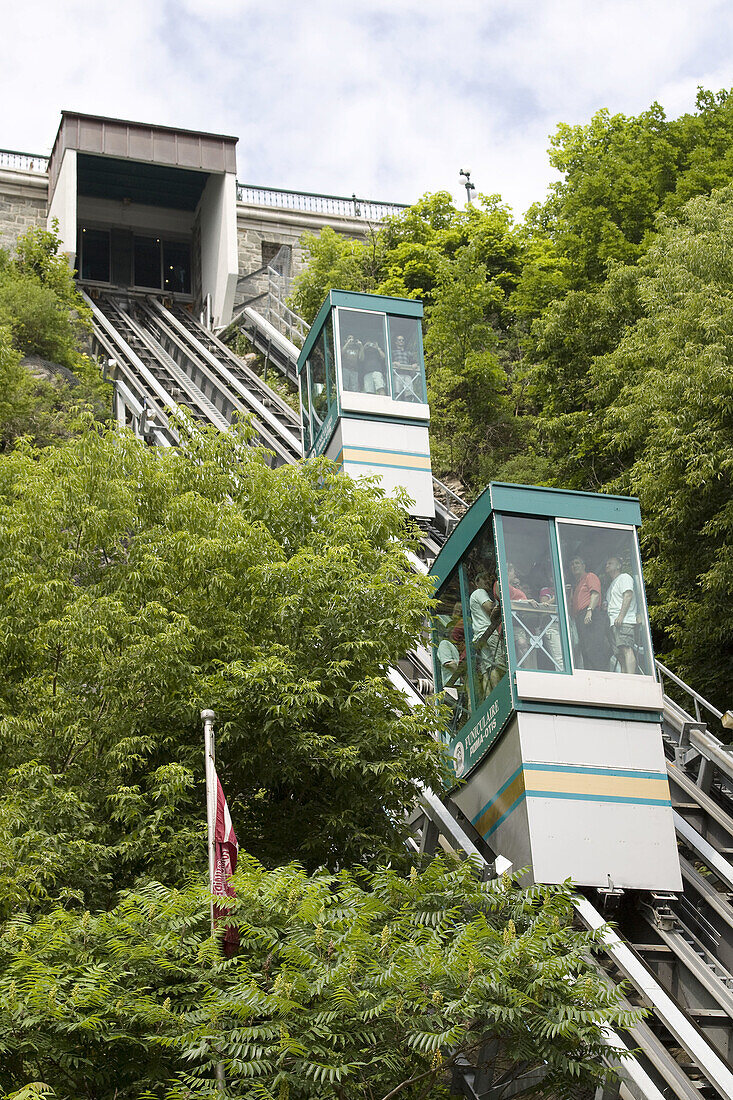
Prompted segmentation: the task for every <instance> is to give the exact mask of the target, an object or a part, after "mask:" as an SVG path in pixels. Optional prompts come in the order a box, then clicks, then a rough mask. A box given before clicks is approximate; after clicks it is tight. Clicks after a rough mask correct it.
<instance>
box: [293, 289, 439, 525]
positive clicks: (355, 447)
mask: <svg viewBox="0 0 733 1100" xmlns="http://www.w3.org/2000/svg"><path fill="white" fill-rule="evenodd" d="M422 314H423V307H422V303H421V302H416V301H413V300H412V299H409V298H388V297H384V296H382V295H377V294H356V293H352V292H350V291H345V290H332V291H330V292H329V295H328V297H327V298H326V300H325V301H324V303H323V305H322V306H321V308H320V310H319V312H318V315H317V317H316V319H315V321H314V322H313V325H312V327H311V329H310V332H309V333H308V337H307V339H306V341H305V344H304V345H303V349H302V351H301V353H300V356H299V357H298V375H299V379H300V401H301V416H302V420H303V445H304V453H305V456H306V458H307V457H309V456H311V455H316V454H325V455H327V456H328V457H329V458H332V459H333V460H334V461H335V462H337V463H338V464H339V465H340V466H342V468H343V470H344V473H347V474H349V475H350V476H351V477H354V478H357V477H364V476H366V475H371V474H375V475H377V476H379V477H380V478H381V480H382V485H383V488H384V489H385V491H386V492H392V491H393V490H394V489H396V488H397V487H402V488H404V489H405V490H406V491H407V493H408V495H409V497H410V498H411V499H412V500H413V501H414V505H413V506H412V507H411V508H410V509H409V510H410V512H411V514H413V515H415V516H421V517H422V516H425V517H431V516H433V515H434V514H435V510H434V504H433V486H432V473H431V466H430V444H429V439H428V425H429V420H430V414H429V409H428V404H427V397H426V389H425V364H424V360H423V349H422V327H421V319H422Z"/></svg>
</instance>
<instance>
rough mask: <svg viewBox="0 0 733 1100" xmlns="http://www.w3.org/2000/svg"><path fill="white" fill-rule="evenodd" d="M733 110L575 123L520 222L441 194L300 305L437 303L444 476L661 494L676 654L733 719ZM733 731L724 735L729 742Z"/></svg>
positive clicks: (669, 635) (663, 577)
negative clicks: (545, 193) (332, 292)
mask: <svg viewBox="0 0 733 1100" xmlns="http://www.w3.org/2000/svg"><path fill="white" fill-rule="evenodd" d="M731 150H733V94H732V93H730V92H727V91H723V92H719V93H717V94H712V93H710V92H706V91H702V90H701V91H700V92H699V94H698V97H697V104H696V109H695V111H694V112H693V113H691V114H688V115H683V116H682V117H681V118H678V119H674V120H669V119H667V118H666V117H665V114H664V111H663V109H662V108H661V107H660V106H659V104H653V105H652V107H651V108H650V109H649V110H648V111H645V112H644V113H643V114H641V115H639V116H637V117H626V116H624V115H611V114H610V113H609V112H608V111H605V110H603V111H599V112H598V113H597V114H596V115H595V116H594V117H593V118H592V119H591V121H590V122H589V123H587V124H586V125H578V126H568V125H564V124H563V125H560V126H559V127H558V129H557V132H556V133H555V135H554V136H553V138H552V139H551V145H550V160H551V163H552V164H553V165H554V167H556V168H557V169H558V171H559V172H560V173H561V179H560V180H559V182H558V183H556V184H555V185H554V186H553V187H552V188H551V189H550V194H549V197H548V198H547V199H546V201H545V202H544V203H541V204H540V203H538V204H536V205H535V206H533V207H531V209H530V210H529V211H528V213H527V216H526V218H525V220H524V221H523V222H521V223H519V224H517V223H516V222H515V221H514V220H513V219H512V216H511V214H510V212H509V210H508V209H507V208H506V206H504V205H502V203H501V199H500V197H499V196H496V195H493V196H485V195H482V196H479V198H478V201H477V202H476V203H475V204H474V205H472V206H469V207H467V208H466V209H464V210H458V209H456V208H455V207H454V206H453V204H452V201H451V198H450V196H449V195H448V194H447V193H438V194H434V195H426V196H424V197H423V198H422V199H421V200H420V201H419V202H417V203H416V204H415V205H414V206H412V207H411V208H410V209H409V210H407V211H405V212H404V213H403V214H400V215H399V216H397V217H394V218H391V219H388V221H387V222H386V224H385V225H384V226H383V227H381V228H379V229H378V230H376V231H374V232H373V233H372V234H371V235H370V237H369V239H368V240H367V241H365V242H364V243H359V242H354V241H348V240H346V239H345V238H343V237H340V236H338V235H337V234H336V233H334V232H333V231H332V230H329V229H325V230H324V231H323V232H322V233H321V234H320V236H319V237H311V238H310V239H309V240H308V248H309V250H310V256H311V260H310V263H309V266H308V268H307V270H306V271H305V272H304V274H303V275H302V276H301V277H300V279H299V280H298V283H297V285H296V288H295V293H294V298H293V301H294V306H295V308H296V309H297V310H298V311H299V312H300V313H301V314H302V315H303V316H304V317H305V318H306V319H307V320H311V319H312V318H313V316H314V315H315V312H316V310H317V309H318V306H319V305H320V303H321V301H322V299H323V297H324V295H325V294H326V292H327V291H328V290H329V289H330V288H332V287H340V288H341V289H345V290H366V291H370V292H373V293H378V294H394V295H398V296H405V297H414V298H420V299H421V300H422V301H423V302H424V303H425V307H426V318H425V334H424V344H425V361H426V368H427V376H428V398H429V401H430V407H431V451H432V456H433V468H434V472H435V473H436V474H437V475H438V476H439V477H448V476H452V477H456V478H458V479H459V480H460V481H461V482H462V483H463V485H464V486H465V487H466V491H467V493H468V494H469V496H470V495H472V494H476V493H478V492H480V491H481V490H482V489H483V488H484V486H485V485H486V484H487V483H488V482H489V481H490V480H495V481H500V480H508V481H518V482H526V483H537V484H545V485H551V486H558V487H559V486H562V487H566V488H576V489H585V490H590V491H593V492H599V491H600V492H605V491H608V492H622V493H632V494H636V495H638V496H639V497H640V500H641V506H642V515H643V517H644V526H643V528H642V541H643V550H644V559H645V563H646V579H647V583H648V587H649V596H650V603H651V610H652V618H653V623H654V628H655V639H656V648H657V651H658V653H659V655H660V656H661V657H662V658H663V659H664V660H666V661H667V662H669V663H670V664H671V665H672V667H673V668H674V669H675V670H676V671H677V672H678V673H680V674H681V675H683V676H684V677H685V678H686V679H688V681H689V682H691V683H692V684H693V685H694V686H695V687H696V688H697V690H698V691H700V692H702V693H703V694H705V695H707V696H708V697H710V698H711V699H712V700H713V701H715V702H716V703H717V705H718V707H720V708H721V709H723V710H725V709H726V708H727V707H728V706H730V703H731V697H730V694H729V693H730V691H731V682H732V679H733V677H732V673H733V658H732V657H731V655H732V654H733V620H731V617H730V615H729V613H728V610H727V609H728V608H730V606H731V601H732V598H733V551H732V550H731V547H732V546H733V506H732V504H731V499H732V497H733V493H732V488H733V486H732V468H733V417H732V415H731V413H732V410H733V343H732V342H731V341H732V329H731V318H732V316H733V315H732V314H731V306H732V304H733V300H732V298H731V295H732V294H733V290H732V289H731V277H730V276H731V256H733V189H732V188H731V184H732V183H733V152H732V151H731ZM718 732H720V731H718Z"/></svg>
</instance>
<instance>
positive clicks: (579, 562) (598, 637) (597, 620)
mask: <svg viewBox="0 0 733 1100" xmlns="http://www.w3.org/2000/svg"><path fill="white" fill-rule="evenodd" d="M570 575H571V576H572V578H573V592H572V597H571V614H572V619H573V624H574V626H575V632H576V635H577V644H578V648H579V650H580V656H581V658H582V662H583V668H587V669H595V670H597V671H608V667H609V660H610V656H611V654H610V650H609V645H608V638H607V636H606V623H605V619H604V615H603V611H602V609H601V582H600V580H599V578H598V576H597V575H596V574H595V573H591V572H589V570H588V569H586V564H585V559H584V558H582V557H581V556H580V554H576V555H575V556H574V557H573V559H572V560H571V562H570Z"/></svg>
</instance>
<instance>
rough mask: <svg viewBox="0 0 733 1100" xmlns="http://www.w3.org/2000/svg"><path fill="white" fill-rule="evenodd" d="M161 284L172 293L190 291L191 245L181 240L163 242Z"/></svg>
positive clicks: (187, 292)
mask: <svg viewBox="0 0 733 1100" xmlns="http://www.w3.org/2000/svg"><path fill="white" fill-rule="evenodd" d="M163 286H164V288H165V289H166V290H169V291H171V293H172V294H190V293H191V246H190V245H189V244H186V243H185V242H183V241H165V242H164V243H163Z"/></svg>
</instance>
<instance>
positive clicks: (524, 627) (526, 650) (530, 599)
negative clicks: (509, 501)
mask: <svg viewBox="0 0 733 1100" xmlns="http://www.w3.org/2000/svg"><path fill="white" fill-rule="evenodd" d="M501 522H502V528H503V532H504V549H505V552H506V578H505V580H506V584H507V595H508V602H509V603H510V605H511V609H512V635H513V638H514V666H515V668H517V669H537V670H539V671H541V672H564V671H565V661H564V659H563V649H562V636H561V632H560V618H559V613H558V599H557V596H558V593H557V590H556V582H555V568H554V563H553V559H552V549H551V546H550V521H549V520H546V519H526V518H523V517H520V516H502V520H501ZM560 606H561V605H560Z"/></svg>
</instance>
